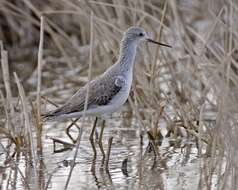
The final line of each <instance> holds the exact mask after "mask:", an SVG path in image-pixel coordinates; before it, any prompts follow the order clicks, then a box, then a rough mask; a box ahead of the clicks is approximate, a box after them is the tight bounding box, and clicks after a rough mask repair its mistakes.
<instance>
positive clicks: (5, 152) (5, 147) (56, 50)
mask: <svg viewBox="0 0 238 190" xmlns="http://www.w3.org/2000/svg"><path fill="white" fill-rule="evenodd" d="M237 23H238V4H237V1H235V0H206V1H204V0H202V1H187V0H177V1H176V0H162V1H158V0H150V1H146V0H120V1H119V0H118V1H116V0H102V1H97V0H95V1H94V0H89V1H88V0H80V1H76V0H57V1H55V0H43V1H36V0H20V1H19V0H10V1H9V0H0V50H1V67H0V175H1V177H0V189H45V190H46V189H168V190H174V189H192V188H193V189H219V190H220V189H221V190H223V189H224V190H226V189H234V190H235V189H237V188H238V170H237V168H238V167H237V163H238V162H237V161H238V151H237V148H238V138H237V137H238V125H237V123H238V98H237V97H238V96H237V95H238V49H237V44H238V43H237V42H238V32H237V31H238V24H237ZM134 25H138V26H141V27H143V28H144V29H145V30H146V31H150V32H151V35H152V36H153V37H154V39H156V40H158V41H161V42H164V43H167V44H170V45H172V46H173V48H172V49H165V48H160V47H157V46H153V45H149V44H143V45H142V46H141V47H140V49H139V53H138V55H137V58H136V65H135V72H134V81H133V86H132V89H131V93H130V97H129V99H128V101H127V102H126V104H125V106H124V107H123V109H122V111H121V112H117V113H115V114H113V115H112V116H111V118H110V119H108V120H107V121H106V122H105V123H103V121H101V120H99V121H98V123H99V125H100V126H104V124H105V128H104V127H99V126H98V127H97V129H96V132H95V136H96V140H95V142H94V143H95V149H96V150H97V157H96V158H94V157H93V150H92V147H91V145H90V143H89V134H90V130H91V127H92V125H93V123H94V119H95V118H85V119H83V120H82V119H80V120H78V121H77V122H74V123H73V124H72V122H73V121H71V120H69V121H65V122H57V123H43V122H42V121H41V117H40V115H41V113H44V112H46V111H48V110H51V109H53V108H55V107H57V106H58V105H62V104H63V103H64V102H65V100H67V99H68V98H69V97H70V96H71V95H72V94H73V93H74V92H75V91H76V90H77V89H79V88H80V87H81V86H83V85H84V84H85V83H86V82H87V81H88V73H89V72H90V73H91V75H92V78H94V77H95V76H97V75H99V74H101V73H102V72H103V71H104V70H105V69H106V68H108V67H109V66H111V65H112V64H113V63H114V62H115V60H116V59H117V55H118V48H119V42H120V40H121V37H122V33H123V31H124V30H125V29H127V28H128V27H130V26H134ZM92 26H93V27H92ZM90 53H91V55H92V56H91V58H90ZM90 64H91V67H90ZM70 125H72V127H71V128H70V130H69V131H68V133H67V132H66V131H65V130H66V128H67V127H68V126H70ZM101 129H104V135H103V137H102V141H103V143H102V145H101V146H100V144H99V143H98V142H99V141H98V139H100V132H101ZM69 134H70V135H69ZM111 137H113V141H112V142H111V141H110V140H112V138H111ZM110 142H111V143H112V144H111V151H110V157H109V160H107V156H106V158H105V159H106V161H108V168H105V167H101V162H102V160H103V156H102V154H101V151H100V150H101V149H102V147H103V149H104V152H105V155H106V154H107V153H108V143H109V144H110Z"/></svg>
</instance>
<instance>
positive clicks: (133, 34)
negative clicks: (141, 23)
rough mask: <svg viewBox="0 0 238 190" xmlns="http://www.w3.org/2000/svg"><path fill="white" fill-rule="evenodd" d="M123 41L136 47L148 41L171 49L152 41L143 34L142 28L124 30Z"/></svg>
mask: <svg viewBox="0 0 238 190" xmlns="http://www.w3.org/2000/svg"><path fill="white" fill-rule="evenodd" d="M123 40H126V41H127V43H130V42H131V43H135V44H136V45H138V44H139V43H140V42H143V41H148V42H151V43H154V44H157V45H161V46H166V47H170V48H171V46H170V45H167V44H163V43H160V42H156V41H154V40H153V39H151V38H150V37H149V35H148V34H147V33H146V32H145V30H144V29H143V28H140V27H135V26H133V27H130V28H128V29H127V30H126V32H125V33H124V36H123Z"/></svg>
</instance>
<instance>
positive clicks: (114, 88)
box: [43, 76, 126, 118]
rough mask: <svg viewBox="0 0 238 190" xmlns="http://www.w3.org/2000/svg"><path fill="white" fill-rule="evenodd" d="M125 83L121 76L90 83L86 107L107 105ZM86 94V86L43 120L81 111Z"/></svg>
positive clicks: (100, 78)
mask: <svg viewBox="0 0 238 190" xmlns="http://www.w3.org/2000/svg"><path fill="white" fill-rule="evenodd" d="M125 83H126V82H125V79H124V77H123V76H102V77H99V78H97V79H96V80H93V81H91V82H90V83H89V88H90V89H89V97H88V105H87V107H88V108H90V107H96V106H101V105H107V104H108V103H109V102H110V101H111V100H112V98H113V97H114V96H115V95H117V94H118V93H119V92H120V90H121V88H122V87H123V86H124V85H125ZM86 93H87V85H85V86H84V87H83V88H81V89H80V90H79V91H78V92H76V93H75V94H74V95H73V96H72V97H71V98H70V100H69V101H67V102H66V103H65V104H64V105H63V106H61V107H59V108H57V109H56V110H53V111H51V112H49V113H47V114H45V115H43V118H49V117H57V116H59V115H61V114H68V113H73V112H80V111H83V110H84V103H85V98H86Z"/></svg>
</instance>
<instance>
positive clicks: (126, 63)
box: [118, 38, 137, 71]
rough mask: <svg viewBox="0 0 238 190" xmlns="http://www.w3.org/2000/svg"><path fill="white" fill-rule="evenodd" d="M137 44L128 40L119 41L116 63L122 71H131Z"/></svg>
mask: <svg viewBox="0 0 238 190" xmlns="http://www.w3.org/2000/svg"><path fill="white" fill-rule="evenodd" d="M136 52H137V44H136V42H134V41H131V40H130V39H128V38H125V39H123V40H122V41H121V45H120V54H119V59H118V63H119V65H120V67H121V70H123V71H129V70H131V71H132V70H133V66H134V62H135V57H136Z"/></svg>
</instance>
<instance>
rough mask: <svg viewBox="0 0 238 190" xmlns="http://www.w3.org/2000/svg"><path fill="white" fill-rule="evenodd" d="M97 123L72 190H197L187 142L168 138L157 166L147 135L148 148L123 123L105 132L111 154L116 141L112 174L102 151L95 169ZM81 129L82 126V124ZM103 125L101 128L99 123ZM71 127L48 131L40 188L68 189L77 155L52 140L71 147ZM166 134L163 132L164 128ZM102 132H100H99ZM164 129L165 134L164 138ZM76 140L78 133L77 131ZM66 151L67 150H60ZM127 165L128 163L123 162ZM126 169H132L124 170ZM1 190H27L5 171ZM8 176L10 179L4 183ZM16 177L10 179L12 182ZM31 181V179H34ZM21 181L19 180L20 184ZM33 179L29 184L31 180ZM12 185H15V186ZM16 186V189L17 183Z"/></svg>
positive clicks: (22, 163) (85, 139)
mask: <svg viewBox="0 0 238 190" xmlns="http://www.w3.org/2000/svg"><path fill="white" fill-rule="evenodd" d="M92 123H93V122H89V121H87V122H85V124H84V128H83V133H82V138H81V142H80V148H79V151H78V155H77V159H76V165H75V167H74V170H73V173H72V177H71V180H70V183H69V186H68V189H92V190H93V189H122V190H124V189H125V190H126V189H168V190H176V189H192V188H194V187H197V185H198V180H199V159H198V157H197V148H196V146H195V143H194V142H192V141H188V140H186V139H183V140H181V141H180V142H179V141H177V142H176V141H173V140H171V139H169V138H164V139H163V141H162V144H161V146H159V153H160V158H158V159H157V162H156V164H155V163H154V154H153V152H148V149H147V148H146V147H147V145H148V140H147V136H146V135H143V145H142V146H141V143H140V142H141V140H140V139H141V138H140V135H139V128H138V125H137V124H133V125H132V126H125V125H123V126H122V123H121V122H120V119H110V120H109V121H107V123H106V128H105V130H104V136H103V145H104V150H105V152H106V151H107V144H108V139H109V137H110V136H113V144H112V149H111V155H110V162H109V170H108V171H107V170H105V169H102V168H101V167H100V166H101V160H102V156H101V152H100V150H99V148H98V144H96V146H97V152H98V154H97V158H96V161H95V162H94V164H93V161H92V159H93V154H92V148H91V145H90V142H89V134H90V129H91V125H92ZM78 124H79V125H80V122H79V123H78ZM99 125H100V123H99ZM65 126H67V124H66V123H60V124H57V125H46V126H45V127H44V132H43V136H42V142H43V153H42V163H41V166H42V170H41V172H40V173H41V175H42V176H43V177H42V176H41V177H40V183H41V184H44V185H43V186H45V187H46V184H47V188H48V189H64V186H65V184H66V180H67V177H68V175H69V171H70V164H71V163H72V160H73V156H74V152H75V149H73V150H67V151H64V152H60V153H54V152H53V150H54V148H53V140H52V139H51V138H55V139H60V140H62V141H66V142H69V143H72V142H71V141H70V139H69V138H68V136H67V135H66V133H65ZM162 128H163V127H162ZM97 132H98V133H99V132H100V127H98V128H97ZM165 132H166V131H165V128H163V130H162V133H163V134H165ZM71 134H73V135H74V136H77V134H78V130H77V129H76V128H72V130H71ZM57 148H58V149H60V148H62V145H59V144H58V145H57ZM123 161H124V162H123ZM26 162H27V161H26V157H25V156H24V155H20V157H19V162H18V163H19V168H20V169H21V171H22V172H23V174H25V175H26V176H29V174H30V172H31V170H30V169H29V168H28V167H27V166H26ZM122 163H124V164H125V163H127V166H126V167H122ZM2 171H3V173H4V175H3V174H2V179H1V181H2V189H7V182H8V183H9V180H10V183H12V185H8V189H14V188H15V187H16V189H25V188H24V185H23V182H22V180H21V177H20V175H19V174H18V175H17V177H15V178H14V177H13V176H11V175H13V174H12V173H13V171H12V170H11V168H6V169H4V170H2ZM3 176H5V178H4V177H3ZM10 176H11V178H10ZM30 176H31V174H30ZM15 179H17V180H15ZM26 179H28V178H26ZM12 180H15V181H14V182H13V181H12ZM15 182H16V183H15Z"/></svg>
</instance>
